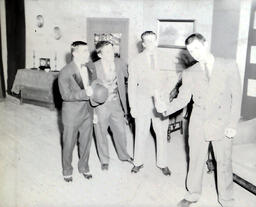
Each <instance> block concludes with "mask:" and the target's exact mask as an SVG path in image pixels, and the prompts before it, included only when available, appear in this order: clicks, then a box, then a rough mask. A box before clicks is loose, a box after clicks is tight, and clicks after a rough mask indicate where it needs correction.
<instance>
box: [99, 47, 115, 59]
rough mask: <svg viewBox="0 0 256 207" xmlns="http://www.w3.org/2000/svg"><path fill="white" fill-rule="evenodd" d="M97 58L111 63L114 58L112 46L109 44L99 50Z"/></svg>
mask: <svg viewBox="0 0 256 207" xmlns="http://www.w3.org/2000/svg"><path fill="white" fill-rule="evenodd" d="M99 56H100V57H101V58H102V59H104V60H106V61H109V62H113V61H114V58H115V55H114V49H113V46H112V45H111V44H109V45H106V46H104V47H103V48H101V52H100V54H99Z"/></svg>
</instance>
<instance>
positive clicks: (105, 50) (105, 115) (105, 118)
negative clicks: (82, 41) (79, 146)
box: [94, 41, 132, 170]
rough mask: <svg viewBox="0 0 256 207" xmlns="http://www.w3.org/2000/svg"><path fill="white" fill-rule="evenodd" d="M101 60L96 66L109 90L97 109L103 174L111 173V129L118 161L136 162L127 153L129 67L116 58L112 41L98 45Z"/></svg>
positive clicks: (100, 78) (97, 136)
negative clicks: (126, 129)
mask: <svg viewBox="0 0 256 207" xmlns="http://www.w3.org/2000/svg"><path fill="white" fill-rule="evenodd" d="M96 50H97V52H98V56H99V57H100V58H101V59H100V60H98V61H97V62H95V70H96V76H97V80H99V81H100V82H102V84H103V85H104V86H105V87H106V88H107V89H108V99H107V100H106V102H105V103H104V104H102V105H99V106H97V107H96V108H95V115H96V116H97V117H98V118H97V119H98V123H95V125H94V128H95V134H96V143H97V148H98V153H99V157H100V161H101V168H102V170H108V167H109V150H108V142H107V137H106V136H107V134H108V127H110V129H111V131H112V132H113V139H114V142H115V147H116V151H117V154H118V157H119V159H120V160H122V161H129V162H132V158H131V157H130V155H129V154H128V152H127V149H126V145H127V143H126V142H127V140H126V139H127V138H126V132H125V115H126V114H127V103H126V88H125V82H124V81H125V76H126V77H127V66H126V64H124V62H123V61H121V59H119V58H114V50H113V46H112V44H111V43H110V42H109V41H100V42H98V43H97V45H96Z"/></svg>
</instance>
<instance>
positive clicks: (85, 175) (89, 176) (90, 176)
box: [83, 173, 92, 180]
mask: <svg viewBox="0 0 256 207" xmlns="http://www.w3.org/2000/svg"><path fill="white" fill-rule="evenodd" d="M83 176H84V177H85V179H87V180H89V179H91V178H92V174H87V173H83Z"/></svg>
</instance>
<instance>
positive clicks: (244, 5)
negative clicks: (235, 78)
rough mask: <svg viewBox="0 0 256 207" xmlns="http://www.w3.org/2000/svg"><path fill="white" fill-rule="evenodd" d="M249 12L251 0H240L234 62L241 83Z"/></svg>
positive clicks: (243, 71)
mask: <svg viewBox="0 0 256 207" xmlns="http://www.w3.org/2000/svg"><path fill="white" fill-rule="evenodd" d="M250 13H251V0H241V10H240V21H239V32H238V43H237V53H236V62H237V64H238V67H239V71H240V75H241V81H242V85H243V82H244V73H245V63H246V53H247V44H248V34H249V24H250Z"/></svg>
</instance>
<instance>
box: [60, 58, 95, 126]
mask: <svg viewBox="0 0 256 207" xmlns="http://www.w3.org/2000/svg"><path fill="white" fill-rule="evenodd" d="M87 70H88V75H89V84H91V82H92V80H94V79H95V76H94V74H93V72H92V71H91V70H89V69H88V68H87ZM58 84H59V89H60V94H61V97H62V99H63V105H62V121H63V124H64V125H70V126H73V125H77V124H80V123H81V122H82V121H84V120H85V119H86V118H87V117H88V116H89V115H92V108H91V106H90V101H89V99H90V98H89V97H88V96H87V95H86V92H85V90H84V85H83V81H82V77H81V75H80V72H79V70H78V68H77V66H76V64H75V63H74V62H73V61H72V62H70V63H69V64H67V65H66V66H65V67H64V68H62V70H61V71H60V74H59V77H58Z"/></svg>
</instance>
